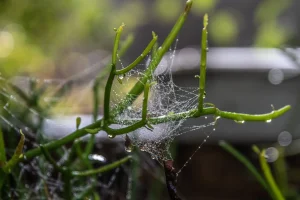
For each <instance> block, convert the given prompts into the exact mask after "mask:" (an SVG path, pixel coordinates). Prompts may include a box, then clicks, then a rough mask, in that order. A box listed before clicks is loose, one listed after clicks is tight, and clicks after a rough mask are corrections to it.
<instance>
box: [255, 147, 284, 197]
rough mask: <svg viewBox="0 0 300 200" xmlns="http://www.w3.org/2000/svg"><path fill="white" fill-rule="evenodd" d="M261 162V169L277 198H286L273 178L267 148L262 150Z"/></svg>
mask: <svg viewBox="0 0 300 200" xmlns="http://www.w3.org/2000/svg"><path fill="white" fill-rule="evenodd" d="M259 162H260V166H261V169H262V171H263V173H264V176H265V179H266V180H267V182H268V184H269V186H270V189H271V191H272V192H273V194H274V197H275V199H276V200H285V198H284V197H283V195H282V193H281V191H280V190H279V188H278V186H277V184H276V182H275V180H274V178H273V175H272V172H271V169H270V167H269V165H268V163H267V160H266V158H265V150H262V152H261V153H260V155H259Z"/></svg>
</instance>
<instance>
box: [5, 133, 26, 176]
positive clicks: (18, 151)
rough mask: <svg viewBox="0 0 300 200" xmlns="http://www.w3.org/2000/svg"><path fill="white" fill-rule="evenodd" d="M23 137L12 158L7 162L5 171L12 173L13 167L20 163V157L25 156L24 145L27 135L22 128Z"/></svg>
mask: <svg viewBox="0 0 300 200" xmlns="http://www.w3.org/2000/svg"><path fill="white" fill-rule="evenodd" d="M20 134H21V138H20V141H19V144H18V146H17V148H16V150H15V152H14V155H13V156H12V158H11V159H10V160H9V161H8V162H7V163H6V165H5V166H4V167H3V171H4V172H5V173H10V171H11V169H12V168H13V167H14V166H15V165H16V164H17V163H18V161H19V159H20V158H22V157H23V147H24V143H25V135H24V134H23V132H22V130H20Z"/></svg>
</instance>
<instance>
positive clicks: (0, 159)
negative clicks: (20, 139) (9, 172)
mask: <svg viewBox="0 0 300 200" xmlns="http://www.w3.org/2000/svg"><path fill="white" fill-rule="evenodd" d="M5 162H6V154H5V144H4V138H3V132H2V128H1V127H0V167H1V166H2V165H4V163H5Z"/></svg>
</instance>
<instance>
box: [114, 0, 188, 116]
mask: <svg viewBox="0 0 300 200" xmlns="http://www.w3.org/2000/svg"><path fill="white" fill-rule="evenodd" d="M192 3H193V1H192V0H188V1H187V2H186V6H185V9H184V12H183V13H182V14H181V15H180V17H179V18H178V20H177V22H176V23H175V25H174V26H173V28H172V30H171V31H170V33H169V35H168V37H167V38H166V39H165V41H164V42H163V44H162V45H161V46H160V47H159V48H158V49H157V51H156V54H155V56H154V57H153V58H152V60H151V62H150V64H149V67H148V68H147V70H146V72H145V73H144V76H143V77H142V78H140V79H139V81H138V82H137V83H136V84H135V85H134V86H133V88H132V89H131V90H130V91H129V92H128V94H127V95H126V97H125V99H124V101H122V102H121V103H120V105H119V106H118V107H117V108H116V109H114V110H112V112H111V113H112V116H116V115H117V114H119V113H121V112H122V111H123V110H124V109H126V108H127V107H128V106H129V105H131V104H132V103H133V102H134V101H135V100H136V99H137V97H138V96H139V95H140V94H141V93H142V92H143V90H144V85H145V84H146V82H147V81H148V80H150V79H151V77H152V73H153V72H154V71H155V69H156V68H157V66H158V64H159V63H160V61H161V59H162V58H163V56H164V55H165V53H166V52H167V51H168V49H169V48H170V46H171V44H172V43H173V42H174V40H175V39H176V37H177V35H178V33H179V31H180V29H181V28H182V26H183V24H184V22H185V20H186V19H187V15H188V13H189V12H190V9H191V7H192Z"/></svg>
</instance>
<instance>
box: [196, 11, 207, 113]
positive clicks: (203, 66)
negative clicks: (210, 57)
mask: <svg viewBox="0 0 300 200" xmlns="http://www.w3.org/2000/svg"><path fill="white" fill-rule="evenodd" d="M207 25H208V16H207V14H205V15H204V19H203V30H202V41H201V43H202V47H201V62H200V81H199V93H200V95H199V103H198V110H199V112H202V110H203V102H204V98H205V82H206V57H207V55H206V54H207Z"/></svg>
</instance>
